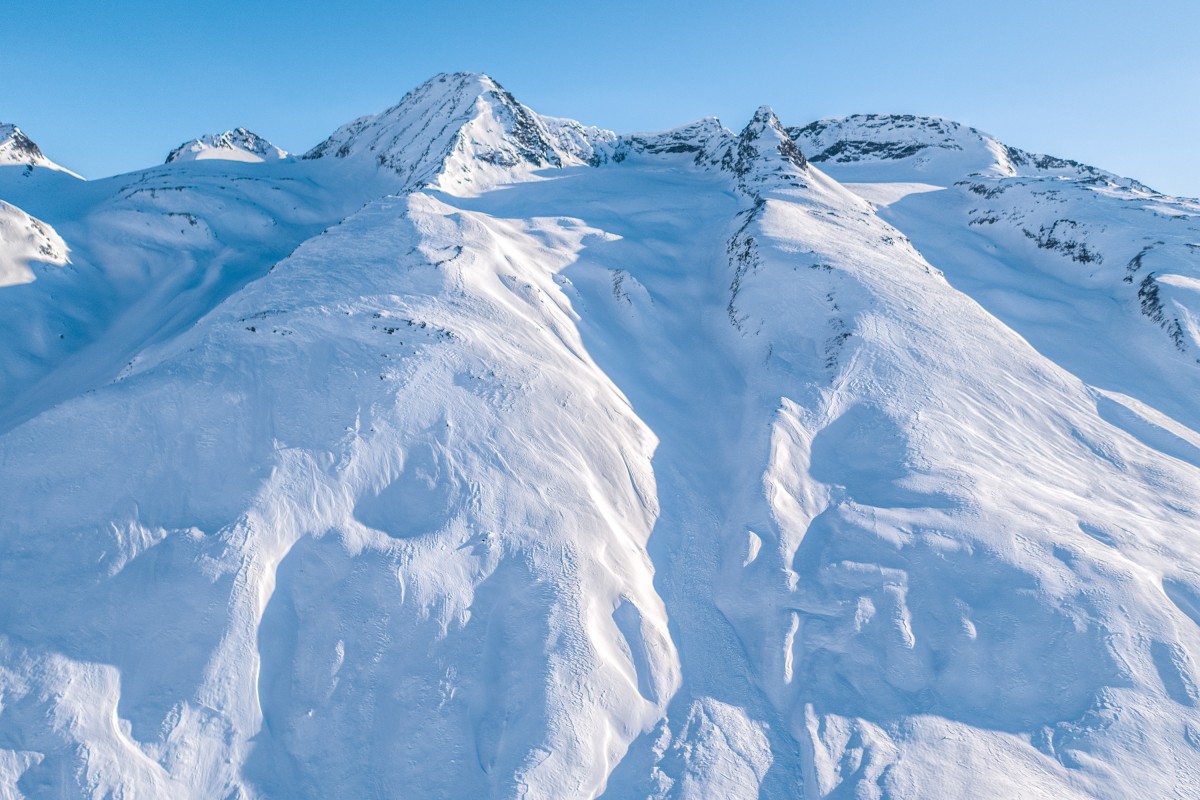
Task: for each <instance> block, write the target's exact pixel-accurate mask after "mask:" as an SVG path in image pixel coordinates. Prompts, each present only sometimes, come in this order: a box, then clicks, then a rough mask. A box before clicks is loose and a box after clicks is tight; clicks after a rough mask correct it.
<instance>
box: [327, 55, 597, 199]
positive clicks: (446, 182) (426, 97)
mask: <svg viewBox="0 0 1200 800" xmlns="http://www.w3.org/2000/svg"><path fill="white" fill-rule="evenodd" d="M615 139H616V136H615V135H614V134H613V133H611V132H609V131H603V130H600V129H598V128H590V127H586V126H583V125H580V124H579V123H577V122H574V121H571V120H561V119H553V118H542V117H539V116H538V115H537V114H535V113H534V112H532V111H530V110H529V109H528V108H526V107H525V106H523V105H521V104H520V103H518V102H517V101H516V99H515V98H514V97H513V96H512V95H511V94H509V93H508V92H507V91H506V90H505V89H504V88H503V87H501V86H500V84H498V83H496V82H495V81H493V80H492V79H491V78H489V77H488V76H486V75H481V74H478V73H465V72H458V73H453V74H443V75H438V76H436V77H434V78H432V79H431V80H429V81H427V82H426V83H424V84H422V85H421V86H419V87H417V88H416V89H414V90H413V91H411V92H409V93H408V94H407V95H405V96H404V98H403V99H402V100H401V101H400V102H399V103H398V104H397V105H395V106H393V107H392V108H389V109H388V110H386V111H384V112H382V113H380V114H374V115H371V116H367V117H362V118H360V119H357V120H355V121H354V122H351V123H349V124H347V125H344V126H343V127H341V128H339V129H338V130H336V131H335V132H334V133H333V135H332V136H330V137H329V138H328V139H326V140H325V141H324V142H322V143H321V144H319V145H317V146H316V147H315V148H313V149H312V150H310V151H309V152H308V153H306V154H305V155H304V158H306V159H321V158H345V159H350V160H357V161H364V160H366V161H371V162H374V163H376V164H378V166H379V167H381V168H383V169H386V170H390V171H392V172H395V173H398V174H399V175H400V176H401V177H402V179H403V183H404V185H405V186H406V187H408V188H420V187H423V186H436V187H437V188H439V189H442V190H444V191H450V192H456V193H461V192H468V193H469V192H473V191H479V190H482V189H486V188H488V187H490V186H494V185H495V184H497V183H502V182H505V181H507V180H512V179H515V178H518V177H520V176H523V175H528V174H529V173H530V172H531V171H533V170H536V169H538V168H545V167H564V166H571V165H578V164H586V163H596V162H597V161H599V160H601V159H602V157H603V155H604V153H605V151H606V149H607V148H608V147H609V146H610V145H611V144H612V143H613V142H614V141H615Z"/></svg>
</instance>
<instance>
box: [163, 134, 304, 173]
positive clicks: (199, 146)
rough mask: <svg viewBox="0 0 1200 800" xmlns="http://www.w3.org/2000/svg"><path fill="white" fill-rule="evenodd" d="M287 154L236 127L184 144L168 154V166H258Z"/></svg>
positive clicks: (264, 140) (285, 156)
mask: <svg viewBox="0 0 1200 800" xmlns="http://www.w3.org/2000/svg"><path fill="white" fill-rule="evenodd" d="M287 155H288V154H287V151H286V150H281V149H280V148H278V147H276V146H275V145H273V144H271V143H270V142H268V141H267V140H266V139H264V138H262V137H261V136H259V135H258V134H256V133H254V132H252V131H248V130H246V129H245V128H234V129H233V130H231V131H225V132H224V133H208V134H205V135H204V136H201V137H200V138H199V139H192V140H191V141H190V142H184V143H183V144H181V145H179V147H176V148H175V149H174V150H172V151H171V152H170V153H168V154H167V160H166V163H167V164H173V163H175V162H176V161H204V160H208V159H221V160H224V161H248V162H250V163H259V162H262V161H276V160H278V159H281V158H287Z"/></svg>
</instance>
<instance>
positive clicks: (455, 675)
mask: <svg viewBox="0 0 1200 800" xmlns="http://www.w3.org/2000/svg"><path fill="white" fill-rule="evenodd" d="M2 132H7V133H4V135H5V136H7V137H8V138H7V139H5V142H6V144H4V145H2V146H0V200H2V201H3V202H2V203H0V308H3V309H4V313H3V314H0V330H2V332H3V335H2V336H0V341H3V342H4V344H3V346H2V347H0V584H2V585H3V586H4V587H5V592H4V600H3V601H2V602H0V796H4V797H12V798H23V797H28V798H40V797H81V798H100V797H136V798H143V797H145V798H213V797H219V798H241V799H243V800H250V798H307V797H312V798H318V797H319V798H326V797H346V798H374V797H379V798H383V797H405V796H413V797H463V798H468V797H470V798H475V797H521V798H573V797H580V798H592V797H604V798H610V800H623V799H624V798H709V797H722V798H753V797H769V798H777V797H778V798H782V797H803V798H925V797H996V798H1094V797H1100V798H1123V797H1135V796H1153V797H1172V796H1175V797H1190V796H1194V795H1196V794H1200V708H1198V704H1200V684H1198V681H1200V672H1198V666H1197V663H1196V660H1197V658H1200V539H1198V538H1196V537H1198V536H1200V524H1198V523H1197V519H1198V517H1200V480H1198V479H1200V413H1198V412H1197V409H1196V405H1195V402H1194V398H1195V397H1197V396H1200V395H1198V390H1200V202H1198V201H1196V200H1191V199H1187V198H1176V197H1169V196H1166V195H1163V194H1161V193H1159V192H1156V191H1154V190H1153V189H1151V188H1149V187H1147V186H1145V185H1143V184H1141V183H1139V182H1137V181H1135V180H1131V179H1128V178H1123V177H1120V176H1116V175H1113V174H1111V173H1107V172H1104V171H1103V170H1100V169H1097V168H1094V167H1090V166H1087V165H1083V164H1079V163H1077V162H1074V161H1069V160H1066V159H1061V158H1054V157H1050V156H1044V155H1040V154H1033V153H1028V152H1025V151H1023V150H1019V149H1016V148H1013V147H1009V146H1007V145H1004V144H1002V143H1001V142H999V141H997V140H996V139H994V138H993V137H991V136H989V135H987V134H985V133H982V132H980V131H977V130H975V129H972V128H969V127H967V126H964V125H960V124H957V123H954V122H950V121H947V120H940V119H934V118H927V117H914V116H894V115H893V116H889V115H860V116H855V117H847V118H842V119H828V120H819V121H816V122H813V123H809V124H806V125H803V126H797V127H788V126H786V125H785V124H784V123H783V122H781V121H780V120H779V119H778V118H777V117H776V116H775V114H774V113H773V112H772V111H771V109H770V108H768V107H765V106H764V107H762V108H760V109H759V110H758V111H757V112H756V113H755V114H754V116H753V117H752V118H751V119H750V120H749V121H748V122H747V123H746V124H745V125H744V126H742V127H740V128H739V129H738V130H736V131H735V130H729V129H727V128H725V127H724V126H723V125H722V124H721V123H720V122H719V121H717V120H715V119H704V120H699V121H696V122H693V123H690V124H686V125H683V126H681V127H679V128H676V129H673V130H670V131H665V132H658V133H632V134H620V135H618V134H616V133H613V132H610V131H606V130H603V129H600V128H595V127H591V126H586V125H582V124H580V123H577V122H574V121H571V120H564V119H557V118H552V117H546V116H543V115H540V114H538V113H536V112H535V111H533V110H531V109H529V108H527V107H526V106H524V105H522V104H521V103H520V102H519V101H518V100H517V99H516V98H515V97H513V95H512V94H511V93H509V92H508V91H507V90H505V89H504V88H503V87H501V86H500V85H499V84H498V83H496V82H495V81H494V80H492V79H491V78H489V77H488V76H486V75H481V74H476V73H453V74H442V75H438V76H435V77H434V78H432V79H431V80H430V81H428V82H426V83H425V84H423V85H422V86H420V87H418V88H416V89H414V90H413V91H412V92H410V93H409V94H407V95H406V96H405V97H404V98H403V99H402V100H401V101H400V102H399V103H398V104H397V105H396V106H394V107H392V108H390V109H387V110H385V111H383V112H380V113H378V114H373V115H368V116H365V117H362V118H360V119H358V120H355V121H353V122H350V123H348V124H347V125H345V126H343V127H341V128H339V129H338V130H337V131H335V132H333V133H332V134H331V135H330V137H329V138H328V139H327V140H325V141H324V142H322V143H320V144H318V145H316V146H315V147H314V148H312V149H311V150H309V151H308V152H306V153H304V154H301V155H295V154H287V153H285V152H284V151H282V150H279V148H275V147H274V145H271V144H270V143H269V142H266V140H263V139H261V137H258V136H256V135H254V134H250V133H249V132H248V131H244V129H236V130H235V131H230V132H227V133H226V134H224V135H219V136H211V135H210V136H207V137H201V138H199V139H197V140H195V143H193V144H192V145H191V149H190V150H188V148H189V145H184V146H183V148H184V150H185V151H186V152H190V153H191V154H192V155H193V156H195V157H191V156H181V157H178V158H169V159H168V163H166V164H163V165H158V166H154V167H151V168H148V169H145V170H142V171H140V172H135V173H131V174H128V175H119V176H115V177H112V178H106V179H103V180H94V181H85V180H82V179H80V178H79V176H77V175H75V174H74V173H71V172H70V171H69V170H65V169H63V168H61V167H58V165H56V164H54V162H52V161H50V160H49V159H48V158H47V157H46V156H45V155H43V154H42V153H41V151H40V150H38V149H37V146H36V145H34V144H33V143H32V141H30V140H29V139H28V137H26V136H24V134H20V132H19V129H17V128H15V126H4V127H0V133H2ZM14 132H15V133H14ZM238 132H241V133H240V134H239V136H241V134H247V136H241V138H237V137H234V136H233V134H235V133H238ZM18 134H19V137H18ZM222 136H224V137H225V138H222ZM251 137H252V138H251ZM235 139H236V141H235ZM226 151H227V152H226ZM260 151H261V152H260ZM197 154H199V155H197ZM256 154H257V155H256ZM250 156H254V157H253V158H251V157H250ZM259 159H261V160H259Z"/></svg>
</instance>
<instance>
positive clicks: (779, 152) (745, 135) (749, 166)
mask: <svg viewBox="0 0 1200 800" xmlns="http://www.w3.org/2000/svg"><path fill="white" fill-rule="evenodd" d="M725 158H726V161H725V163H724V164H723V166H724V167H726V168H727V169H729V170H730V171H731V172H733V174H734V175H736V176H737V177H738V181H739V183H740V184H742V186H743V188H745V187H747V186H749V185H751V184H763V183H768V182H782V183H783V184H785V185H791V186H804V185H805V184H804V181H803V180H802V179H801V177H800V176H801V174H802V173H803V172H806V171H807V170H808V160H807V159H806V158H805V157H804V154H803V153H802V152H800V148H799V147H797V146H796V143H795V142H793V141H792V139H791V137H790V136H788V134H787V131H786V130H784V128H783V125H782V124H780V122H779V117H777V116H775V112H774V111H772V110H771V107H770V106H759V109H758V111H756V112H754V116H753V117H751V119H750V122H748V123H747V124H746V127H745V128H743V129H742V132H741V133H740V134H738V140H737V144H736V146H735V147H733V148H731V149H730V150H729V152H728V153H727V154H726V156H725Z"/></svg>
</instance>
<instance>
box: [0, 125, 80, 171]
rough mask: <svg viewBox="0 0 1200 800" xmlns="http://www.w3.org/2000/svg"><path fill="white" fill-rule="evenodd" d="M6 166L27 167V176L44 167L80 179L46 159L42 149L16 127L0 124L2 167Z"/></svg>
mask: <svg viewBox="0 0 1200 800" xmlns="http://www.w3.org/2000/svg"><path fill="white" fill-rule="evenodd" d="M5 166H12V167H25V168H26V170H27V174H28V172H31V171H32V170H33V168H34V167H44V168H46V169H51V170H55V171H58V172H64V173H67V174H68V175H72V176H74V177H79V176H78V175H75V173H73V172H71V171H70V170H68V169H65V168H63V167H60V166H59V165H58V164H55V163H54V162H53V161H51V160H50V159H48V158H46V156H45V155H43V154H42V150H41V148H40V147H38V146H37V145H36V144H34V142H33V140H32V139H30V138H29V137H28V136H26V135H25V133H24V132H23V131H22V130H21V129H20V128H18V127H17V126H16V125H13V124H11V123H6V122H0V167H5Z"/></svg>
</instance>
